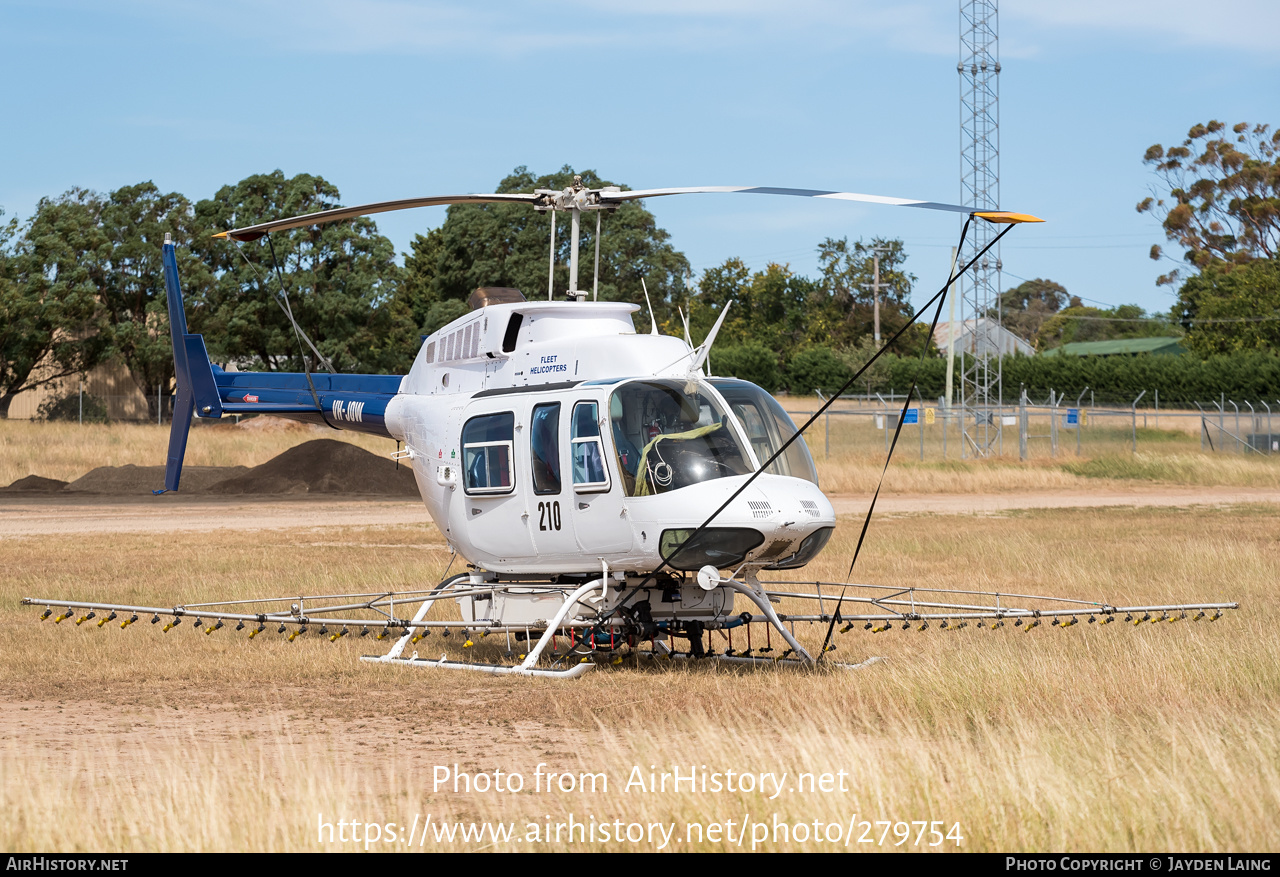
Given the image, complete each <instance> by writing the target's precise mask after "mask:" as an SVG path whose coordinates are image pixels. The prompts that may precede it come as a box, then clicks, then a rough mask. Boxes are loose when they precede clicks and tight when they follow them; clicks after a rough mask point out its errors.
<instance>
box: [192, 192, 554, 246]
mask: <svg viewBox="0 0 1280 877" xmlns="http://www.w3.org/2000/svg"><path fill="white" fill-rule="evenodd" d="M544 197H545V196H543V195H538V194H535V193H532V192H529V193H525V192H515V193H511V194H507V195H435V196H432V197H430V198H401V199H400V200H398V201H379V202H377V203H375V204H361V205H358V206H356V207H337V208H334V209H333V210H321V211H319V212H317V213H306V214H303V215H302V216H291V217H289V218H288V219H276V220H272V221H271V222H260V223H258V224H257V225H247V226H245V227H244V228H235V229H232V230H230V231H221V232H218V233H217V234H215V235H214V237H215V238H231V239H232V240H236V241H253V240H257V239H258V238H260V237H262V236H263V235H265V234H267V233H268V232H272V231H282V230H284V229H288V228H301V227H302V226H304V225H316V224H318V223H322V222H335V221H337V220H339V219H354V218H355V217H357V216H368V215H369V214H371V213H388V212H390V211H392V210H410V209H412V208H414V207H438V206H440V205H442V204H509V203H516V204H533V203H535V202H537V201H540V200H542V199H543V198H544Z"/></svg>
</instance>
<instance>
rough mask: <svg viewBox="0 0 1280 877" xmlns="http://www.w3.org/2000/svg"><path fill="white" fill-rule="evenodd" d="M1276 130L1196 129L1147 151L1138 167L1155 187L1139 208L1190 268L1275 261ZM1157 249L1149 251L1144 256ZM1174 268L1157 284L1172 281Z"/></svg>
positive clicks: (1279, 194)
mask: <svg viewBox="0 0 1280 877" xmlns="http://www.w3.org/2000/svg"><path fill="white" fill-rule="evenodd" d="M1278 151H1280V131H1276V132H1275V133H1271V128H1270V126H1269V125H1253V126H1250V125H1249V123H1247V122H1241V123H1239V124H1238V125H1235V126H1233V127H1232V128H1231V132H1230V133H1227V131H1226V126H1225V125H1224V124H1223V123H1222V122H1217V121H1212V122H1209V123H1208V124H1207V125H1195V126H1193V127H1192V128H1191V130H1190V131H1189V132H1187V138H1186V139H1185V140H1184V141H1183V142H1182V144H1181V145H1180V146H1172V147H1170V148H1169V149H1167V150H1166V149H1165V148H1164V147H1163V146H1161V145H1160V144H1158V143H1157V144H1156V145H1154V146H1152V147H1150V148H1149V149H1148V150H1147V152H1146V155H1145V156H1144V158H1143V161H1144V163H1145V164H1147V165H1148V166H1150V167H1152V168H1153V169H1154V171H1155V174H1156V176H1157V177H1158V178H1159V180H1160V186H1159V188H1158V189H1157V190H1154V191H1153V192H1152V195H1151V196H1150V197H1147V198H1144V199H1143V200H1142V201H1141V202H1139V203H1138V212H1139V213H1151V214H1153V215H1155V216H1156V217H1157V218H1159V219H1160V220H1161V225H1162V226H1163V228H1164V232H1165V237H1166V238H1168V239H1169V240H1170V241H1172V242H1174V243H1176V244H1177V245H1178V246H1179V247H1181V248H1182V250H1183V259H1184V260H1185V261H1186V262H1187V263H1188V264H1189V265H1191V266H1192V267H1193V268H1194V269H1196V270H1201V271H1203V270H1205V269H1206V268H1208V267H1210V266H1211V265H1213V264H1214V263H1217V262H1225V263H1228V264H1231V265H1241V264H1244V263H1246V262H1249V261H1252V260H1253V259H1259V258H1263V259H1274V258H1277V257H1280V161H1278V160H1277V153H1278ZM1163 255H1164V254H1163V251H1162V250H1161V248H1160V247H1159V246H1158V245H1157V246H1153V247H1152V248H1151V258H1152V259H1160V258H1161V257H1162V256H1163ZM1181 278H1182V274H1181V271H1180V269H1174V270H1173V271H1170V272H1169V273H1168V274H1165V275H1164V276H1162V277H1161V278H1160V279H1159V280H1158V281H1156V282H1157V283H1159V284H1167V283H1175V282H1176V281H1178V280H1179V279H1181Z"/></svg>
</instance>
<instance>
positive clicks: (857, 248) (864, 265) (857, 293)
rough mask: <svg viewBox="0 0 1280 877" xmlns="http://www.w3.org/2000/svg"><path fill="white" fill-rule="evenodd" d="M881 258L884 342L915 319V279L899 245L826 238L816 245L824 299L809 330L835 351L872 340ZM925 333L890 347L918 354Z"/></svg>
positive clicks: (906, 337) (910, 335)
mask: <svg viewBox="0 0 1280 877" xmlns="http://www.w3.org/2000/svg"><path fill="white" fill-rule="evenodd" d="M877 250H879V251H880V253H879V255H880V336H881V338H888V337H890V336H891V335H893V333H894V332H896V331H898V330H899V329H901V328H902V327H903V325H905V324H906V322H907V321H908V320H910V319H911V317H912V316H914V314H915V311H914V310H913V309H912V307H911V290H912V288H913V287H914V286H915V282H916V277H915V275H914V274H910V273H908V272H907V271H906V270H904V268H903V265H904V263H905V262H906V259H907V254H906V250H905V248H904V246H903V243H902V241H901V240H897V239H893V240H889V239H885V238H879V237H877V238H872V240H871V242H870V243H863V242H862V241H861V240H859V241H856V242H855V243H853V244H850V243H849V240H848V238H840V239H839V240H836V239H834V238H827V239H826V240H824V241H823V242H822V243H821V244H819V245H818V264H819V266H820V267H821V269H822V280H821V288H822V291H823V292H824V293H825V297H824V298H823V299H821V300H820V302H818V303H820V304H821V305H822V307H818V308H815V309H814V314H813V317H814V321H813V328H814V329H815V330H816V331H817V332H819V333H820V336H821V337H822V338H823V339H825V341H824V343H830V344H834V345H835V346H837V347H843V346H847V345H849V344H853V343H855V342H856V341H857V339H858V338H860V337H861V336H863V335H874V310H875V307H874V299H875V293H874V287H873V280H874V275H875V270H874V268H875V259H874V256H875V254H876V251H877ZM927 331H928V328H927V327H924V328H922V329H920V330H919V332H916V333H911V332H909V333H907V335H904V336H903V337H902V338H901V339H899V341H898V343H897V344H896V345H894V350H895V352H899V353H910V352H913V351H915V350H918V349H919V342H920V340H921V339H920V338H917V337H916V336H917V335H921V336H922V335H923V334H924V333H926V332H927Z"/></svg>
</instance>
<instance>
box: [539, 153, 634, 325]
mask: <svg viewBox="0 0 1280 877" xmlns="http://www.w3.org/2000/svg"><path fill="white" fill-rule="evenodd" d="M621 191H622V189H620V188H619V187H618V186H605V187H604V188H602V189H588V188H587V187H586V186H584V185H583V184H582V175H581V174H574V176H573V184H572V185H570V186H566V187H565V188H563V189H537V190H536V191H535V192H534V195H537V196H539V200H538V201H537V202H535V203H534V206H533V209H534V210H537V211H538V212H539V213H545V212H547V211H548V210H549V211H551V256H550V260H551V263H550V265H548V267H547V301H551V299H553V298H554V297H555V272H556V211H558V210H568V211H569V215H570V226H569V295H570V296H571V297H572V298H575V299H577V300H578V301H586V299H587V291H586V290H585V289H579V288H578V262H579V259H578V256H579V253H578V250H579V248H580V245H581V242H582V211H584V210H590V211H595V214H596V239H595V249H596V254H595V271H594V275H593V277H592V281H591V299H592V301H595V300H596V299H597V298H598V297H599V293H600V214H601V211H605V210H617V209H618V206H619V204H618V202H609V201H606V200H604V199H603V198H602V197H601V196H602V195H604V196H605V197H606V198H607V197H608V195H609V194H612V193H616V192H621Z"/></svg>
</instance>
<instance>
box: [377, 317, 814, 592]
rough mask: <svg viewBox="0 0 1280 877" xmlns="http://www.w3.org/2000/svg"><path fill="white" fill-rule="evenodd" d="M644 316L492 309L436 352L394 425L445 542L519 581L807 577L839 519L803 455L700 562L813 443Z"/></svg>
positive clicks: (456, 329) (408, 380) (770, 405)
mask: <svg viewBox="0 0 1280 877" xmlns="http://www.w3.org/2000/svg"><path fill="white" fill-rule="evenodd" d="M637 310H638V307H637V306H635V305H630V304H623V303H613V302H518V303H504V304H489V305H487V306H483V307H479V308H477V309H475V310H473V311H472V312H471V313H469V314H467V315H466V316H464V317H460V318H459V319H457V320H455V321H454V322H452V323H450V324H449V325H448V326H446V327H444V328H443V329H441V330H440V331H438V332H436V333H434V334H432V335H431V336H429V337H428V338H427V339H426V340H425V342H424V344H423V345H422V348H421V350H420V351H419V353H418V356H417V358H416V360H415V362H414V365H413V368H412V369H411V370H410V372H409V374H408V375H406V376H405V378H404V380H403V381H402V382H401V387H400V392H399V393H398V394H397V395H396V396H395V397H394V398H393V399H392V400H391V402H390V403H389V404H388V406H387V410H386V425H387V430H388V431H389V432H390V433H391V434H392V435H393V436H394V437H395V438H397V439H399V440H401V441H403V442H404V443H405V446H406V449H407V452H408V454H407V455H408V457H409V459H410V460H411V462H412V466H413V472H414V476H415V478H416V480H417V483H418V487H419V489H420V491H421V493H422V497H423V500H424V501H425V503H426V507H427V509H428V511H429V513H430V514H431V517H432V519H433V520H434V521H435V522H436V524H437V525H438V526H439V527H440V530H441V531H442V533H443V535H444V537H445V539H446V540H447V541H448V543H449V545H450V546H451V547H452V548H453V549H454V550H455V551H457V552H458V553H459V554H461V555H462V556H463V557H464V558H466V559H467V560H468V561H469V562H471V563H472V564H474V565H475V566H477V567H478V568H480V569H482V570H486V571H489V572H493V573H498V574H505V575H520V574H531V573H533V574H563V573H579V572H580V573H590V572H597V573H598V572H599V571H600V569H601V567H602V563H603V564H607V566H608V567H609V568H610V569H611V570H614V571H617V572H630V573H643V572H648V571H652V570H654V569H655V568H657V567H659V566H660V565H662V562H663V560H668V561H669V563H670V565H671V566H672V567H673V568H675V569H677V570H686V571H687V570H696V569H699V568H701V567H703V566H706V565H708V564H710V565H713V566H715V567H717V568H719V569H734V568H738V567H740V566H742V565H743V564H747V565H755V566H757V567H773V568H779V567H781V568H794V567H796V566H802V565H804V563H805V562H807V561H808V560H809V559H812V557H813V556H814V555H816V554H817V553H818V551H819V550H821V547H822V546H823V545H825V543H826V540H827V538H828V537H829V536H830V533H831V529H832V528H833V527H834V525H835V513H834V510H833V509H832V506H831V503H830V502H829V501H828V500H827V498H826V497H825V496H824V495H823V493H822V492H821V490H819V489H818V486H817V484H816V476H815V475H814V474H813V470H812V462H811V460H809V457H808V451H807V450H806V449H805V448H804V446H803V439H797V440H796V441H795V443H793V446H792V448H790V449H788V451H787V452H786V453H785V454H784V455H783V456H782V457H780V458H779V460H778V461H777V462H776V463H775V464H774V466H772V467H771V468H770V471H769V472H767V473H763V474H761V475H760V476H759V477H757V478H756V479H755V481H754V483H752V484H751V486H750V487H748V488H747V489H746V490H745V491H743V492H742V494H741V495H740V496H738V497H736V498H735V499H734V500H733V501H732V502H731V503H730V504H729V505H728V506H727V507H726V508H724V509H723V510H722V511H721V512H720V513H719V514H718V515H717V516H716V518H715V520H714V521H713V522H712V523H711V524H710V525H709V526H708V528H707V530H706V531H705V532H704V533H703V534H701V535H700V537H699V538H698V539H696V540H694V542H693V543H692V544H690V545H688V546H685V545H684V541H685V540H686V539H688V537H689V536H690V535H691V534H692V533H693V531H694V530H696V529H697V528H698V527H699V526H700V525H701V524H702V523H703V522H704V521H706V520H707V519H708V518H709V517H711V515H712V513H714V512H715V511H716V510H717V509H719V508H720V506H721V505H723V504H724V503H725V501H726V500H728V499H729V498H730V496H731V495H732V494H733V493H734V491H736V490H738V489H739V488H740V487H741V486H742V484H743V483H744V482H745V481H746V480H747V479H748V478H749V477H750V474H751V473H754V472H755V471H756V470H757V469H758V468H759V467H760V465H761V464H762V463H764V462H765V461H767V459H768V457H769V456H770V455H771V454H772V453H773V451H774V450H776V448H777V447H778V446H779V444H780V442H781V441H782V440H785V438H786V437H788V436H789V435H790V434H791V433H793V432H794V429H795V428H794V425H793V424H791V422H790V420H789V419H788V418H787V417H786V415H785V413H782V411H781V408H780V407H778V406H777V403H776V402H774V401H773V400H772V398H771V397H768V396H767V394H765V393H764V391H762V390H760V389H759V388H758V387H755V386H754V385H751V384H747V383H746V382H741V381H724V380H722V379H711V380H708V379H707V378H706V376H705V375H704V374H703V373H702V369H701V368H700V367H699V368H697V369H696V370H694V369H692V368H691V366H693V365H694V363H695V362H696V359H697V351H695V350H693V349H691V348H690V346H689V344H687V343H686V342H685V341H684V340H682V339H679V338H674V337H669V336H661V335H657V334H649V335H640V334H637V333H636V331H635V327H634V325H633V323H632V319H631V315H632V313H634V312H635V311H637ZM783 421H785V423H784V422H783ZM806 464H807V465H806ZM796 470H799V471H796ZM774 473H783V474H774ZM788 473H793V474H788ZM796 475H799V476H801V477H796ZM806 540H808V541H807V542H806ZM802 549H803V550H802Z"/></svg>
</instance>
